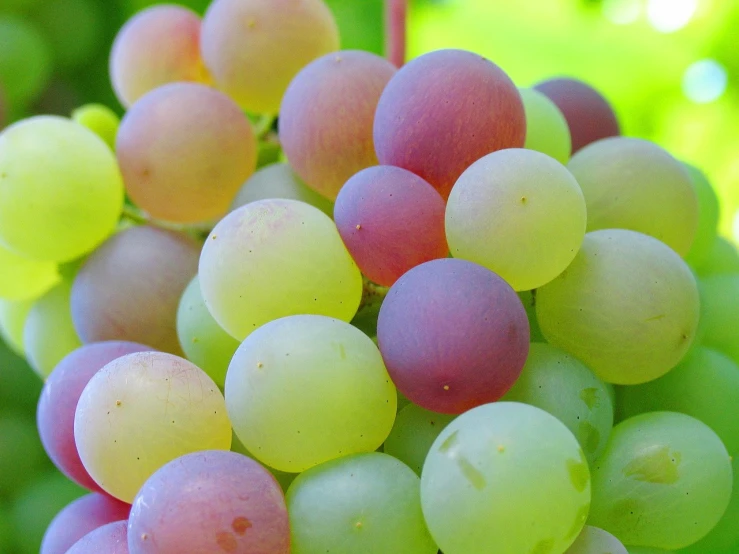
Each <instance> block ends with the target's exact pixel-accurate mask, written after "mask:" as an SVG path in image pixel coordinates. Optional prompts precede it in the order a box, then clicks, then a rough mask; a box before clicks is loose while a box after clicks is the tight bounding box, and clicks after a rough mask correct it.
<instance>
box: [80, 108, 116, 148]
mask: <svg viewBox="0 0 739 554" xmlns="http://www.w3.org/2000/svg"><path fill="white" fill-rule="evenodd" d="M72 119H73V120H74V121H76V122H77V123H79V124H80V125H84V126H85V127H87V128H88V129H90V130H91V131H92V132H93V133H95V134H96V135H97V136H99V137H100V138H101V139H103V140H104V141H105V144H107V145H108V146H109V147H110V149H111V150H115V137H116V134H117V133H118V127H119V126H120V124H121V120H120V118H119V117H118V115H116V113H115V112H114V111H113V110H111V109H110V108H109V107H107V106H103V105H102V104H86V105H84V106H80V107H79V108H77V109H76V110H74V111H73V112H72Z"/></svg>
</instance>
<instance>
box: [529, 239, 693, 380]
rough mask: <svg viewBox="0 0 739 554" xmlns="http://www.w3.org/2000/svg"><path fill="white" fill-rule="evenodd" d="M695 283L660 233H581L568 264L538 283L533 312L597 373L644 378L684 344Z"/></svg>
mask: <svg viewBox="0 0 739 554" xmlns="http://www.w3.org/2000/svg"><path fill="white" fill-rule="evenodd" d="M698 304H699V301H698V288H697V286H696V282H695V278H694V277H693V274H692V273H691V272H690V269H688V266H687V265H686V264H685V262H684V261H683V260H681V259H680V257H679V256H678V255H677V254H676V253H675V252H674V251H673V250H672V249H670V248H668V247H667V246H666V245H664V244H663V243H661V242H659V241H658V240H656V239H654V238H652V237H650V236H648V235H643V234H641V233H636V232H634V231H627V230H622V229H611V230H602V231H594V232H591V233H588V234H587V235H585V240H584V242H583V245H582V248H581V249H580V252H579V253H578V255H577V256H576V257H575V260H574V261H573V262H572V264H571V265H570V266H569V267H568V268H567V270H566V271H565V272H564V273H563V274H562V275H560V276H559V277H557V279H555V280H554V281H552V282H551V283H549V284H547V285H545V286H543V287H542V288H540V289H537V294H536V316H537V319H538V321H539V325H540V326H541V330H542V333H543V334H544V336H545V337H546V339H547V341H548V342H549V343H551V344H553V345H554V346H558V347H559V348H561V349H563V350H565V351H566V352H569V353H570V354H572V355H573V356H575V357H576V358H579V359H580V360H582V361H583V362H584V363H585V365H586V366H587V367H588V368H589V369H591V370H592V371H593V372H594V373H595V374H596V375H597V376H598V377H600V378H601V379H602V380H604V381H606V382H610V383H617V384H625V385H630V384H639V383H646V382H647V381H651V380H652V379H656V378H657V377H660V376H662V375H664V374H665V373H667V372H668V371H669V370H670V369H672V368H673V367H675V365H677V363H678V362H679V361H680V360H681V359H682V357H683V356H684V355H685V353H686V352H687V351H688V349H689V348H690V345H691V343H692V341H693V338H694V337H695V334H696V328H697V326H698V315H699V306H698Z"/></svg>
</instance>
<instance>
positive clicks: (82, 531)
mask: <svg viewBox="0 0 739 554" xmlns="http://www.w3.org/2000/svg"><path fill="white" fill-rule="evenodd" d="M130 510H131V506H130V505H129V504H125V503H124V502H120V501H119V500H115V499H113V498H111V497H109V496H107V495H104V494H99V493H92V494H88V495H87V496H83V497H82V498H78V499H77V500H75V501H73V502H72V503H71V504H68V505H67V506H66V507H65V508H64V509H63V510H62V511H61V512H59V513H58V514H57V515H56V517H55V518H54V519H53V521H52V522H51V523H50V524H49V527H48V528H47V529H46V533H45V534H44V540H43V541H42V543H41V552H40V554H66V552H67V551H68V550H69V548H70V547H71V546H72V545H73V544H75V543H76V542H77V541H78V540H80V539H81V538H82V537H84V536H85V535H87V534H88V533H91V532H92V531H94V530H95V529H97V528H99V527H102V526H103V525H107V524H108V523H113V522H115V521H122V520H127V519H128V512H129V511H130ZM124 523H125V522H124ZM97 552H100V553H102V552H105V553H106V554H108V553H109V551H108V550H99V551H97ZM90 554H92V551H90Z"/></svg>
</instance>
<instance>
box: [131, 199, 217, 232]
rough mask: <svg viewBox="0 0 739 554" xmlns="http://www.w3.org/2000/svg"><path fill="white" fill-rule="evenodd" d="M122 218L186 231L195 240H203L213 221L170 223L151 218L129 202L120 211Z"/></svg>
mask: <svg viewBox="0 0 739 554" xmlns="http://www.w3.org/2000/svg"><path fill="white" fill-rule="evenodd" d="M121 215H122V217H123V219H127V220H129V221H131V222H133V223H135V224H136V225H152V226H154V227H159V228H160V229H166V230H167V231H178V232H181V233H187V234H188V235H191V236H192V237H193V238H195V239H196V240H201V241H202V240H205V238H207V236H208V235H209V234H210V232H211V230H212V229H213V223H212V222H207V223H199V224H195V225H183V224H180V223H170V222H168V221H160V220H158V219H154V218H152V217H151V216H150V215H149V214H147V213H145V212H144V211H142V210H140V209H139V208H137V207H136V206H132V205H131V204H125V205H124V206H123V211H122V213H121Z"/></svg>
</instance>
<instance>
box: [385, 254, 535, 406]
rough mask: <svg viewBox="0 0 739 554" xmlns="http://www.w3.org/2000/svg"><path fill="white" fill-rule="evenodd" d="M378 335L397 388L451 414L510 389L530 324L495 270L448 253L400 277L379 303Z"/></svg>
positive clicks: (524, 353) (522, 360)
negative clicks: (452, 256)
mask: <svg viewBox="0 0 739 554" xmlns="http://www.w3.org/2000/svg"><path fill="white" fill-rule="evenodd" d="M377 338H378V340H379V346H380V352H381V353H382V357H383V359H384V360H385V365H386V366H387V370H388V372H389V373H390V376H391V377H392V379H393V381H394V382H395V385H396V386H397V387H398V389H399V390H400V392H402V393H403V394H404V395H405V396H406V397H408V399H409V400H410V401H411V402H413V403H415V404H418V405H419V406H421V407H423V408H426V409H427V410H432V411H435V412H439V413H447V414H455V413H462V412H464V411H466V410H469V409H470V408H474V407H475V406H479V405H481V404H486V403H488V402H494V401H495V400H498V399H499V398H500V397H501V396H503V394H505V393H506V392H507V391H508V389H509V388H511V386H513V384H514V383H515V381H516V379H518V376H519V375H520V373H521V370H522V368H523V365H524V363H525V362H526V356H527V354H528V350H529V323H528V320H527V318H526V311H525V310H524V307H523V305H522V304H521V300H519V298H518V295H516V293H515V292H514V291H513V289H512V288H511V287H510V285H508V283H506V282H505V281H504V280H503V279H501V278H500V277H499V276H498V275H496V274H495V273H493V272H492V271H490V270H489V269H486V268H484V267H482V266H479V265H477V264H474V263H472V262H467V261H464V260H456V259H451V258H447V259H444V260H434V261H431V262H426V263H425V264H422V265H420V266H418V267H415V268H413V269H411V270H410V271H409V272H408V273H406V274H405V275H403V276H402V277H401V278H400V279H398V281H397V282H396V283H395V284H394V285H393V286H392V288H391V289H390V292H389V293H388V295H387V297H386V298H385V301H384V303H383V304H382V308H381V310H380V316H379V319H378V322H377Z"/></svg>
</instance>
